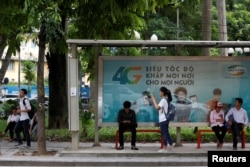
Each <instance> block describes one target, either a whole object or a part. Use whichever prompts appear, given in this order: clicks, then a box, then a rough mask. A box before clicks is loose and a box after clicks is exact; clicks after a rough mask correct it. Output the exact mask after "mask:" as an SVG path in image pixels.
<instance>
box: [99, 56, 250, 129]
mask: <svg viewBox="0 0 250 167" xmlns="http://www.w3.org/2000/svg"><path fill="white" fill-rule="evenodd" d="M98 63H99V71H98V112H99V113H98V115H99V123H100V124H102V125H105V124H109V125H110V124H112V123H117V115H118V112H119V110H120V109H122V108H123V102H124V101H127V100H128V101H130V102H131V103H132V107H131V108H132V109H134V110H135V112H136V116H137V121H138V122H139V123H143V124H145V125H146V124H154V123H157V122H158V114H157V111H156V110H155V109H154V106H153V105H152V100H151V95H152V94H154V96H156V98H157V101H159V100H160V96H159V88H160V87H162V86H164V87H167V88H168V89H170V90H171V93H172V97H173V104H174V105H175V106H176V108H177V112H176V116H175V120H174V122H176V123H199V122H207V121H208V116H209V111H210V110H211V108H213V107H214V106H213V105H214V103H213V102H214V101H215V100H219V101H221V102H222V103H223V107H224V110H225V112H227V111H228V110H229V109H230V107H233V105H234V99H235V98H236V97H241V98H243V108H244V109H246V110H247V113H248V117H249V116H250V89H249V88H250V87H249V85H250V58H248V57H183V56H181V57H169V56H164V57H160V56H101V57H99V62H98ZM249 120H250V118H249Z"/></svg>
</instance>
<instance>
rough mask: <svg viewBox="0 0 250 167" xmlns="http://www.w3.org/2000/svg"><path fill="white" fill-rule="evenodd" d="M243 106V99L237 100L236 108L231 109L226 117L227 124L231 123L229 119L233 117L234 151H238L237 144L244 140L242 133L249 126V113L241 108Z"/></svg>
mask: <svg viewBox="0 0 250 167" xmlns="http://www.w3.org/2000/svg"><path fill="white" fill-rule="evenodd" d="M242 104H243V100H242V98H235V103H234V105H235V106H234V107H233V108H231V109H230V110H229V111H228V112H227V114H226V116H225V120H226V121H227V122H228V121H230V120H229V117H230V116H233V120H232V127H231V130H232V133H233V149H234V150H237V143H238V142H240V141H241V140H242V139H241V135H240V132H241V131H242V129H244V127H245V126H246V125H247V124H248V116H247V112H246V110H245V109H243V108H242V107H241V106H242Z"/></svg>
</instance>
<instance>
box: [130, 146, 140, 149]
mask: <svg viewBox="0 0 250 167" xmlns="http://www.w3.org/2000/svg"><path fill="white" fill-rule="evenodd" d="M131 150H139V149H138V148H137V147H135V146H132V147H131Z"/></svg>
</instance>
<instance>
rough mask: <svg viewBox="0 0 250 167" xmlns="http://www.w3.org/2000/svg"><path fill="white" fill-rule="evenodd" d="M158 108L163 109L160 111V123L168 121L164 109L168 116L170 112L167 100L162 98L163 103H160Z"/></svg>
mask: <svg viewBox="0 0 250 167" xmlns="http://www.w3.org/2000/svg"><path fill="white" fill-rule="evenodd" d="M158 106H159V107H160V108H161V109H160V110H159V122H164V121H166V120H167V119H166V116H165V114H164V112H163V108H164V111H165V113H166V114H167V112H168V102H167V99H165V98H162V99H161V101H160V102H159V104H158Z"/></svg>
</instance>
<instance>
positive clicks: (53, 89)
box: [47, 51, 68, 129]
mask: <svg viewBox="0 0 250 167" xmlns="http://www.w3.org/2000/svg"><path fill="white" fill-rule="evenodd" d="M47 60H48V64H49V101H53V103H49V128H51V129H60V128H68V103H67V78H66V69H67V68H66V55H65V54H62V53H60V52H59V51H58V52H55V53H51V54H50V55H47Z"/></svg>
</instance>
